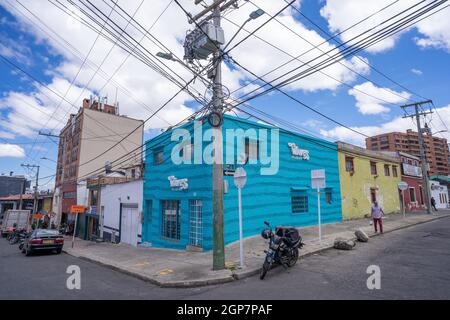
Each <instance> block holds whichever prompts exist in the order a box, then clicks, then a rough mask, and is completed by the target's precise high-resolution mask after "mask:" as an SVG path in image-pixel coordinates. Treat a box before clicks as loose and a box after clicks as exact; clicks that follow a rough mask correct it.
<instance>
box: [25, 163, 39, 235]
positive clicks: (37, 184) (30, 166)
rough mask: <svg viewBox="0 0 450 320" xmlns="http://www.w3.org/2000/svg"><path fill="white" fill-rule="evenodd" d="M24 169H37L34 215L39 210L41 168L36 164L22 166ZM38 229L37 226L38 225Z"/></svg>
mask: <svg viewBox="0 0 450 320" xmlns="http://www.w3.org/2000/svg"><path fill="white" fill-rule="evenodd" d="M21 166H22V167H25V168H37V172H36V182H35V185H34V203H33V214H36V213H37V209H38V186H39V166H38V165H35V164H21ZM36 229H37V225H36Z"/></svg>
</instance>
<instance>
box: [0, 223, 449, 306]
mask: <svg viewBox="0 0 450 320" xmlns="http://www.w3.org/2000/svg"><path fill="white" fill-rule="evenodd" d="M69 265H77V266H79V267H80V270H81V289H80V290H76V289H75V290H69V289H67V287H66V280H67V278H68V277H69V274H67V273H66V269H67V267H68V266H69ZM369 265H377V266H379V267H380V271H381V289H380V290H369V289H368V288H367V285H366V280H367V278H368V276H369V275H368V274H367V273H366V269H367V267H368V266H369ZM449 266H450V218H444V219H440V220H438V221H434V222H430V223H426V224H422V225H418V226H415V227H411V228H407V229H403V230H399V231H395V232H393V233H388V234H384V235H382V236H380V237H375V238H372V239H370V241H369V242H368V243H365V244H363V243H358V245H357V247H356V249H355V250H352V251H337V250H327V251H325V252H323V253H321V254H318V255H312V256H309V257H307V258H305V259H302V260H301V262H300V263H299V264H298V265H297V266H295V267H294V268H292V269H291V270H289V272H288V271H285V270H283V269H282V268H276V269H274V270H271V271H270V272H269V273H268V275H267V278H266V279H265V280H264V281H260V280H259V278H258V277H257V276H255V277H251V278H247V279H244V280H240V281H235V282H231V283H227V284H222V285H216V286H208V287H201V288H192V289H171V288H159V287H157V286H154V285H152V284H149V283H147V282H144V281H142V280H139V279H136V278H134V277H130V276H127V275H125V274H122V273H119V272H116V271H113V270H110V269H108V268H105V267H102V266H99V265H96V264H93V263H90V262H87V261H84V260H80V259H77V258H74V257H71V256H69V255H66V254H60V255H56V254H40V255H36V256H31V257H25V256H24V255H22V254H21V253H20V252H19V250H18V249H17V246H16V245H14V246H11V245H9V244H8V243H7V242H6V240H4V239H0V299H20V298H22V299H47V298H51V299H55V298H56V299H176V300H179V299H450V268H449Z"/></svg>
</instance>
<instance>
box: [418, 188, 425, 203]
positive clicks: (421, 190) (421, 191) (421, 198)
mask: <svg viewBox="0 0 450 320" xmlns="http://www.w3.org/2000/svg"><path fill="white" fill-rule="evenodd" d="M419 190H420V193H419V195H420V204H421V205H423V204H424V201H423V189H422V186H419Z"/></svg>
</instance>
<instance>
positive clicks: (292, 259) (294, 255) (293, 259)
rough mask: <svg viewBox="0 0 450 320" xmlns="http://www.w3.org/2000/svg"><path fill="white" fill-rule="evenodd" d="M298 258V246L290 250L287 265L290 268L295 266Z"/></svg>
mask: <svg viewBox="0 0 450 320" xmlns="http://www.w3.org/2000/svg"><path fill="white" fill-rule="evenodd" d="M297 260H298V248H295V249H294V251H293V252H292V255H291V257H290V258H289V261H288V263H287V265H288V267H289V268H291V267H293V266H295V264H296V263H297Z"/></svg>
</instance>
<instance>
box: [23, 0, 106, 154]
mask: <svg viewBox="0 0 450 320" xmlns="http://www.w3.org/2000/svg"><path fill="white" fill-rule="evenodd" d="M17 3H18V4H20V5H21V6H22V7H25V6H24V5H23V4H22V3H21V2H20V1H17ZM112 12H113V11H112V10H111V11H110V13H109V16H110V15H111V13H112ZM109 16H108V17H109ZM99 37H100V35H99V34H97V37H96V38H95V40H94V42H93V44H92V45H91V47H90V49H89V51H88V53H87V55H86V57H85V59H84V60H83V62H82V64H81V65H80V67H79V68H78V71H77V73H76V74H75V77H74V78H73V80H72V82H71V83H70V85H69V87H68V88H67V90H66V92H65V93H64V95H63V97H62V98H61V100H60V102H59V103H58V105H57V106H56V108H55V110H54V111H53V113H52V116H51V117H50V118H49V119H48V120H47V122H46V123H45V124H44V127H45V126H46V125H47V124H48V122H49V121H50V120H51V118H52V117H53V115H54V114H55V113H56V112H57V111H58V109H59V107H60V106H61V104H62V102H63V101H64V100H65V98H66V96H67V94H68V93H69V91H70V89H71V88H72V86H73V84H74V83H75V81H76V79H77V78H78V76H79V74H80V73H81V70H82V69H83V67H84V64H85V63H86V59H87V58H88V57H89V55H90V54H91V52H92V50H93V49H94V47H95V44H96V43H97V41H98V39H99ZM36 139H37V138H36ZM33 148H34V145H33V146H32V147H31V151H30V153H31V152H32V151H33Z"/></svg>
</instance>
